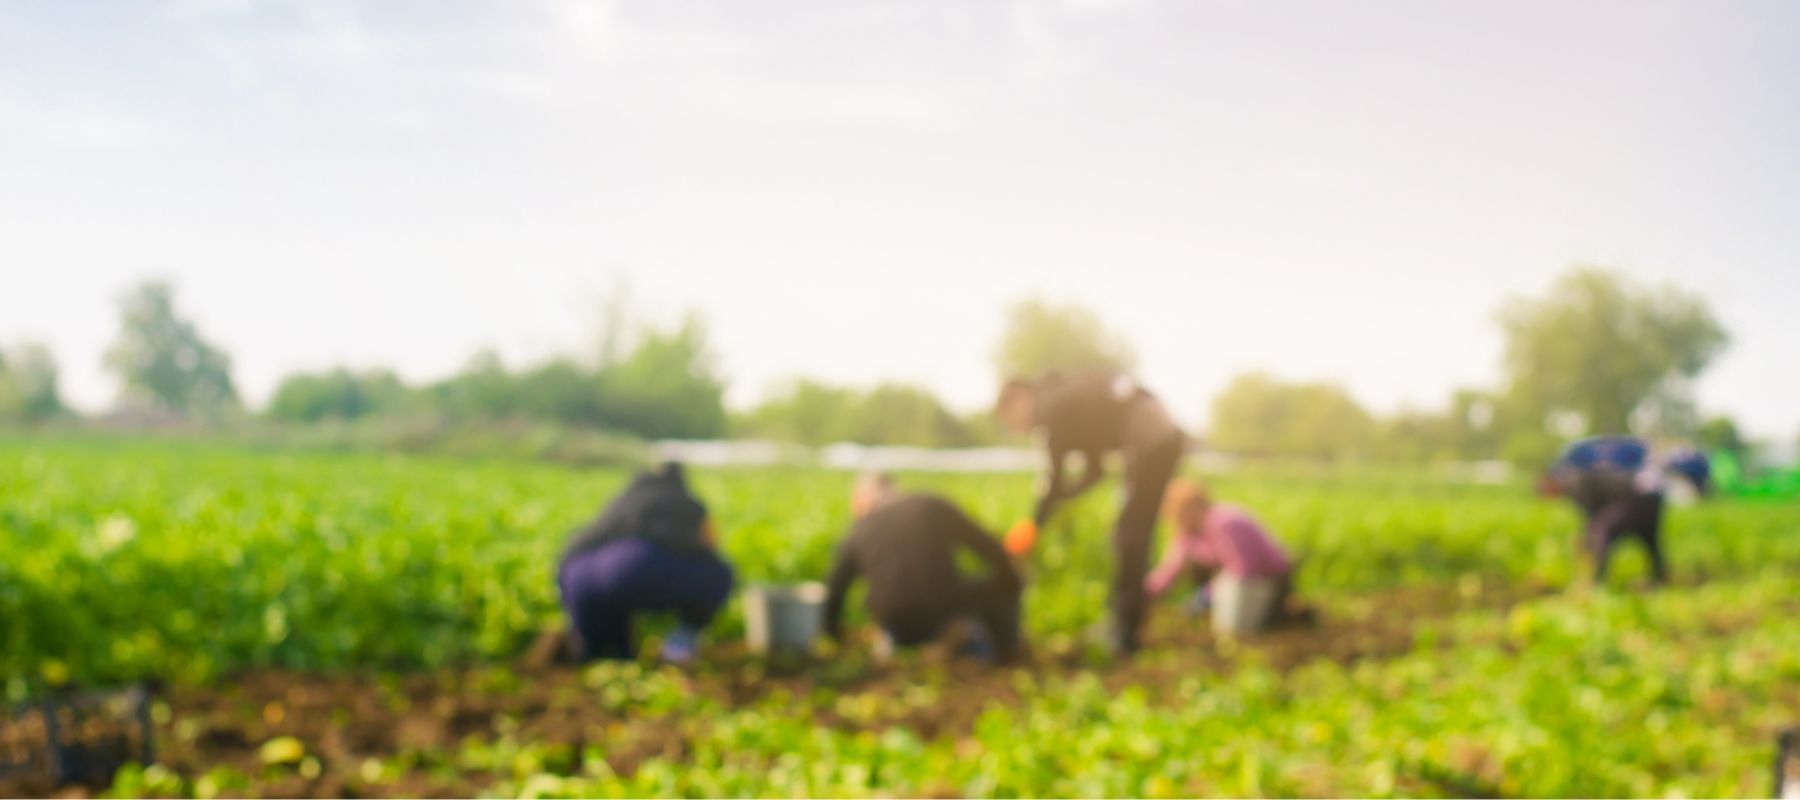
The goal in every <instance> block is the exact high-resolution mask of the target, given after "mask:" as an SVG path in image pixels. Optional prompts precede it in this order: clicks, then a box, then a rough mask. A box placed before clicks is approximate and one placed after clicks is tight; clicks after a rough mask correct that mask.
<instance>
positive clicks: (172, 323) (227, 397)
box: [106, 281, 237, 418]
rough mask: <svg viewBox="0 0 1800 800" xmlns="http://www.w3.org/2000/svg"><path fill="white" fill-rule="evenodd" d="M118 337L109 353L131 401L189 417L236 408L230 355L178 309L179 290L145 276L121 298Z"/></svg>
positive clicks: (109, 362) (109, 360) (215, 414)
mask: <svg viewBox="0 0 1800 800" xmlns="http://www.w3.org/2000/svg"><path fill="white" fill-rule="evenodd" d="M119 310H120V317H121V320H120V331H119V338H118V341H116V342H115V343H114V344H113V346H112V348H111V349H110V350H108V351H107V353H106V365H107V367H109V368H110V369H112V370H113V371H114V372H116V373H118V375H119V379H120V381H121V383H122V384H123V386H124V391H123V397H124V398H125V399H126V400H127V401H129V402H135V403H142V404H144V405H147V406H149V407H151V408H156V409H159V410H163V411H168V412H172V413H174V414H178V415H181V416H184V417H191V418H216V417H218V416H219V415H221V414H223V413H225V412H226V411H229V410H232V409H235V408H236V407H237V389H236V388H235V387H234V386H233V385H232V381H231V359H230V358H229V357H228V356H226V355H225V352H224V351H223V350H221V349H219V348H218V347H217V346H215V345H213V344H211V343H209V342H207V341H206V340H205V339H204V338H202V337H201V336H200V332H199V331H198V330H197V329H196V328H195V327H194V323H192V322H190V321H188V320H187V319H184V318H183V317H182V316H181V315H180V314H179V313H178V312H177V311H176V308H175V289H174V287H173V286H171V285H170V284H169V283H167V282H165V281H147V282H145V283H142V284H140V285H138V286H136V287H135V288H133V289H132V290H131V291H129V292H127V293H126V294H125V296H124V297H123V298H122V299H121V301H120V303H119Z"/></svg>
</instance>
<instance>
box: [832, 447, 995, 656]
mask: <svg viewBox="0 0 1800 800" xmlns="http://www.w3.org/2000/svg"><path fill="white" fill-rule="evenodd" d="M851 512H852V515H853V516H855V517H856V522H855V523H854V524H853V525H852V526H851V528H850V533H849V535H848V536H847V537H846V538H845V539H844V541H843V543H842V544H840V545H839V546H838V551H837V561H836V564H835V565H834V566H833V567H832V570H831V578H830V581H829V588H830V591H829V593H828V594H827V595H826V600H825V633H826V635H827V636H830V637H831V638H833V639H837V640H841V639H842V633H841V630H840V628H841V624H842V623H841V620H842V618H843V610H844V601H845V597H846V595H847V594H848V592H849V590H850V587H851V585H852V584H853V583H854V582H855V581H856V579H857V578H858V577H862V578H865V579H867V580H868V582H869V594H868V600H867V603H866V607H867V608H868V611H869V616H870V617H872V618H874V620H875V622H876V624H878V625H880V626H881V629H882V631H883V632H884V633H885V634H886V636H887V637H888V639H889V640H890V641H891V642H892V643H893V644H895V645H899V646H902V647H911V646H916V645H920V644H924V643H926V642H929V641H932V640H934V639H937V638H938V637H939V636H941V635H943V634H944V633H945V632H946V630H947V629H948V628H949V627H950V626H951V624H952V623H954V622H959V621H960V622H964V623H970V624H969V626H968V627H969V628H970V629H971V630H970V632H971V633H972V634H973V635H972V636H971V641H972V642H975V643H977V648H976V649H977V651H978V652H979V651H982V650H988V649H991V652H992V655H993V656H994V657H996V658H997V659H999V660H1000V661H1008V660H1011V659H1012V658H1014V657H1016V656H1017V655H1018V653H1019V648H1020V644H1019V597H1020V593H1021V591H1022V590H1023V588H1024V587H1023V584H1022V583H1021V582H1020V580H1019V574H1018V572H1017V571H1016V570H1014V568H1013V565H1012V561H1011V559H1009V558H1008V557H1007V555H1006V551H1004V550H1002V549H1001V547H1000V542H999V541H998V540H996V539H995V538H993V537H992V536H990V535H988V533H987V532H986V531H984V530H982V529H981V527H980V526H979V525H976V524H975V523H974V522H973V521H971V520H970V519H969V518H968V516H966V515H964V514H963V513H962V512H961V511H959V510H958V509H957V508H956V506H954V505H951V504H950V503H949V502H948V501H946V500H944V499H943V498H941V497H936V496H933V495H924V494H902V493H900V492H898V491H897V490H896V489H895V488H894V485H893V481H892V479H891V478H889V477H888V476H886V475H880V474H874V475H866V476H864V477H863V478H862V479H860V480H859V481H858V482H857V487H856V492H855V494H854V495H853V496H852V498H851ZM965 548H966V549H967V550H969V551H972V552H973V553H974V554H975V555H976V556H977V557H979V558H980V559H981V561H982V562H983V563H984V564H985V565H986V566H987V574H986V575H983V576H979V577H977V576H972V575H969V574H966V573H964V572H962V571H961V570H959V569H958V568H957V566H956V553H957V551H958V550H959V549H965Z"/></svg>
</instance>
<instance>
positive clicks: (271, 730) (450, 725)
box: [0, 584, 1552, 797]
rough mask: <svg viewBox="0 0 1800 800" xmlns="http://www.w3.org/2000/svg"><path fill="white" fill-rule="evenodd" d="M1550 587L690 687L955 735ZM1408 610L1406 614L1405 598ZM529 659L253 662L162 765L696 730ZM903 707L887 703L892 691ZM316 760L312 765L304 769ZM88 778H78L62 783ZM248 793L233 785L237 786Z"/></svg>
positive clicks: (698, 672)
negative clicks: (1026, 689)
mask: <svg viewBox="0 0 1800 800" xmlns="http://www.w3.org/2000/svg"><path fill="white" fill-rule="evenodd" d="M1549 591H1552V590H1550V589H1547V588H1545V587H1540V586H1532V587H1518V586H1512V587H1507V586H1501V585H1494V584H1489V585H1477V586H1469V587H1462V588H1460V589H1459V588H1458V587H1456V586H1428V587H1416V588H1410V589H1405V590H1398V591H1393V592H1387V593H1383V594H1381V595H1375V596H1369V597H1366V598H1362V599H1361V600H1362V602H1359V603H1356V604H1350V605H1351V606H1353V607H1359V608H1381V609H1384V610H1385V611H1384V613H1382V614H1368V615H1366V616H1364V617H1363V618H1352V617H1350V616H1347V615H1345V614H1339V615H1335V616H1334V615H1330V614H1326V615H1322V618H1320V619H1318V620H1316V621H1315V622H1314V623H1312V624H1310V625H1308V624H1301V625H1294V626H1290V627H1288V628H1286V629H1282V630H1277V631H1273V632H1270V633H1267V634H1264V635H1262V636H1259V637H1256V638H1254V639H1251V640H1246V641H1243V642H1240V643H1237V644H1235V646H1234V645H1230V644H1222V643H1218V642H1215V641H1214V640H1213V637H1212V636H1211V634H1210V632H1209V630H1208V626H1207V625H1205V624H1204V623H1203V622H1194V621H1190V620H1187V619H1185V618H1184V617H1183V615H1182V614H1181V612H1180V611H1178V610H1176V609H1173V608H1160V609H1158V612H1157V615H1156V616H1155V617H1153V619H1152V621H1151V627H1150V629H1149V632H1148V635H1147V637H1146V641H1147V642H1148V646H1147V648H1146V649H1145V650H1144V651H1143V652H1141V653H1140V654H1138V656H1137V657H1136V658H1133V659H1132V660H1130V661H1126V662H1122V663H1108V662H1106V661H1105V660H1103V659H1096V658H1094V657H1093V656H1092V655H1091V654H1090V653H1088V652H1087V651H1086V650H1085V649H1081V648H1068V649H1066V650H1064V651H1062V652H1047V651H1040V652H1038V653H1036V654H1035V655H1034V656H1033V657H1031V658H1028V659H1027V661H1026V662H1025V663H1023V664H1021V665H1018V666H1017V667H1015V668H1009V669H1002V668H994V667H988V666H984V665H981V664H978V663H974V662H970V661H967V660H959V659H952V658H949V657H948V656H947V655H945V654H944V653H943V652H940V651H936V650H927V651H925V652H923V653H920V654H918V655H917V656H913V657H906V658H902V659H899V660H897V661H896V662H894V663H890V664H885V665H877V664H871V663H868V662H866V661H864V660H862V659H861V658H860V656H852V657H849V658H846V659H844V660H841V661H838V662H815V663H813V664H809V665H799V666H796V667H793V668H790V669H788V670H786V671H780V670H774V669H770V668H768V667H767V666H766V665H764V664H763V663H762V662H761V661H759V660H757V659H755V658H753V657H752V656H750V655H749V654H748V653H746V652H744V651H743V650H742V649H741V647H734V646H723V647H717V648H713V649H712V650H710V651H708V652H707V653H706V654H705V656H706V658H705V662H706V663H705V665H704V666H700V667H697V668H696V669H695V670H694V671H692V672H689V673H687V674H686V675H685V677H684V678H683V680H685V681H686V682H687V684H688V686H687V688H688V689H689V690H690V691H691V693H692V694H694V695H696V696H698V697H703V698H709V699H710V700H712V701H713V702H715V703H717V704H718V705H719V706H722V707H724V708H738V707H742V706H746V705H752V704H755V703H758V702H763V701H766V700H768V699H770V698H771V697H772V696H779V693H782V692H786V693H788V694H787V695H786V696H789V697H805V696H807V695H809V694H811V693H812V692H813V691H814V690H816V689H833V690H836V691H837V692H838V693H840V695H849V696H858V695H864V694H870V695H876V696H880V697H890V696H898V695H900V694H902V693H903V692H905V691H906V690H907V689H908V688H909V687H912V686H914V685H916V684H917V683H919V681H920V679H921V677H922V675H924V674H925V673H926V672H928V671H929V672H931V673H932V674H935V675H937V676H939V682H940V684H941V685H944V686H948V687H954V688H953V689H952V690H949V691H945V692H943V693H942V695H941V696H940V698H939V700H938V702H935V703H932V704H929V705H926V706H923V707H918V708H912V707H910V706H908V708H911V709H912V710H909V711H906V712H905V713H904V714H903V715H901V716H897V717H883V718H881V719H880V721H878V722H872V723H868V722H864V723H859V722H857V721H853V720H851V719H847V718H845V717H843V716H841V715H840V714H839V713H837V712H836V711H835V710H833V709H832V708H831V707H830V706H827V707H824V708H822V709H820V710H818V711H817V712H816V713H814V714H813V717H812V718H813V721H814V722H815V723H816V724H819V725H828V726H833V727H838V728H843V729H856V728H865V727H866V728H885V727H888V726H892V725H899V726H904V727H906V728H909V729H911V730H913V731H914V732H915V733H916V734H917V735H918V736H919V737H920V738H922V739H936V738H939V737H943V736H958V735H960V734H962V733H964V732H966V731H968V730H969V729H970V727H971V725H972V724H973V722H974V720H975V718H976V717H977V716H978V715H979V714H980V713H981V712H982V711H983V710H985V709H986V708H988V707H989V706H990V705H991V704H994V703H1002V704H1014V703H1018V702H1020V699H1021V698H1020V691H1021V690H1020V689H1019V688H1018V683H1019V681H1018V677H1019V672H1020V671H1024V672H1026V673H1029V674H1035V675H1041V676H1045V677H1050V676H1055V675H1065V676H1066V675H1070V674H1073V673H1075V672H1077V671H1083V670H1086V671H1092V672H1095V673H1096V674H1098V675H1099V676H1100V677H1101V679H1102V680H1103V681H1104V682H1105V684H1106V685H1107V686H1108V687H1111V688H1114V689H1118V688H1122V687H1126V686H1131V685H1146V686H1155V685H1159V684H1164V683H1169V682H1171V681H1174V680H1177V679H1179V678H1181V677H1184V676H1188V675H1193V674H1209V673H1210V674H1217V673H1221V672H1225V671H1229V670H1231V669H1234V668H1236V666H1238V665H1239V664H1240V663H1243V662H1245V661H1256V662H1260V663H1264V664H1267V665H1268V666H1270V667H1273V668H1275V669H1278V670H1288V669H1292V668H1294V667H1297V666H1300V665H1302V664H1305V663H1308V662H1313V661H1317V660H1320V659H1324V660H1329V661H1332V662H1337V663H1351V662H1355V661H1358V660H1362V659H1380V658H1391V657H1394V656H1398V655H1401V654H1404V653H1406V652H1408V651H1410V650H1412V649H1413V647H1414V646H1415V639H1414V631H1415V629H1416V628H1417V625H1418V623H1419V622H1420V621H1421V620H1425V619H1429V618H1436V617H1442V616H1445V615H1447V614H1450V613H1452V612H1455V611H1459V610H1468V609H1470V608H1492V609H1495V610H1496V611H1502V610H1504V609H1505V608H1507V607H1510V606H1511V605H1512V604H1514V603H1517V602H1520V601H1522V600H1525V599H1529V598H1533V597H1538V596H1541V595H1543V594H1546V593H1548V592H1549ZM1396 612H1398V613H1396ZM542 655H543V654H542V653H539V654H536V657H535V658H534V657H531V656H528V657H526V658H524V659H522V660H521V662H520V663H518V664H512V665H506V666H505V667H504V668H494V667H487V668H475V669H469V670H459V671H446V672H442V673H436V674H422V675H407V676H398V677H382V676H360V675H344V674H338V675H332V674H315V673H297V672H288V671H282V670H267V671H258V672H253V673H249V674H246V675H242V676H240V677H238V678H237V679H235V680H233V681H228V682H224V683H222V684H220V685H216V686H209V687H186V688H177V689H173V690H171V691H170V692H168V693H167V694H166V695H165V696H164V698H163V700H164V701H165V702H166V703H167V705H168V707H169V711H170V713H169V714H168V715H167V717H166V718H164V719H159V721H158V726H157V728H158V729H157V736H156V741H157V745H158V748H159V752H158V758H157V760H158V762H159V763H160V764H162V765H163V766H164V767H166V768H168V769H171V770H174V771H175V772H176V773H178V774H181V775H184V776H188V777H190V778H194V777H198V776H200V775H203V774H205V773H206V772H207V771H208V770H210V769H213V768H215V767H220V766H225V767H231V768H233V769H236V770H238V771H240V772H242V773H244V774H247V775H250V776H252V779H253V780H255V781H258V782H257V783H255V784H254V785H253V786H251V787H249V788H248V790H247V791H248V792H250V793H254V794H258V795H262V796H270V797H277V796H317V797H328V796H418V797H438V796H468V795H472V794H475V793H477V792H479V791H480V790H481V789H482V787H484V786H486V785H488V784H490V783H492V782H493V780H494V779H495V778H494V776H492V775H487V774H480V773H468V772H457V771H454V770H447V769H432V768H431V766H430V763H429V761H426V762H424V763H420V765H419V766H420V767H421V768H416V769H408V770H406V771H405V774H403V775H401V776H399V777H398V778H392V779H390V778H389V777H388V776H383V775H377V774H369V775H365V774H364V772H363V765H364V762H365V761H366V760H367V759H369V758H371V757H375V758H381V759H388V758H392V757H395V756H401V755H406V754H425V755H424V756H423V757H424V758H426V759H429V755H428V754H430V753H433V752H437V751H441V750H443V749H444V748H453V747H455V746H456V745H458V743H460V742H462V741H464V740H465V739H466V738H467V737H471V736H474V737H478V738H480V739H484V740H487V741H493V740H495V739H497V738H499V737H501V736H502V735H510V736H512V737H514V738H515V739H516V740H518V741H529V742H534V743H548V744H561V745H567V746H568V749H567V753H569V763H567V764H560V765H557V764H552V765H548V767H547V768H549V769H552V770H574V769H577V768H579V766H580V765H579V764H578V763H575V762H577V761H579V754H580V753H581V752H582V748H583V747H584V746H585V745H587V744H589V743H596V744H603V745H605V752H606V761H607V765H608V766H609V767H610V768H611V769H612V770H614V771H615V772H618V773H620V774H629V773H630V772H631V771H633V770H635V769H636V768H637V765H638V764H639V763H640V762H642V761H644V760H645V759H648V758H652V757H656V756H665V757H672V758H680V757H681V756H682V755H683V753H684V752H685V750H686V748H687V746H688V745H687V742H688V741H689V737H688V735H687V734H686V733H684V731H683V730H682V728H683V721H684V718H685V717H687V716H688V715H684V714H682V713H680V712H676V713H670V714H666V715H661V716H645V715H637V716H635V717H634V715H632V714H631V713H630V711H629V709H623V710H609V709H608V708H607V707H606V706H605V705H604V704H603V703H602V702H601V700H600V699H599V698H598V697H597V696H596V695H597V692H595V691H594V690H593V689H591V688H590V687H589V686H588V685H587V684H585V683H584V681H583V677H582V670H581V669H580V668H578V667H575V666H571V665H563V664H541V663H533V662H534V661H539V660H541V658H542ZM890 707H892V706H890ZM283 736H289V737H294V738H295V739H297V740H298V741H299V742H300V743H301V744H302V746H303V747H304V751H305V753H306V754H307V756H308V757H309V758H311V759H316V761H317V768H316V771H315V770H313V769H306V770H301V769H296V768H295V767H293V766H283V767H278V768H267V767H265V765H264V763H263V760H262V759H261V758H260V757H259V754H258V748H260V747H261V746H262V745H263V744H264V743H265V742H268V741H269V740H271V739H274V738H276V737H283ZM303 772H306V773H310V774H311V775H310V777H303V775H302V773H303ZM51 791H53V787H48V786H45V785H43V784H42V783H41V782H33V781H32V780H30V779H28V778H27V779H21V778H16V777H15V778H11V779H6V778H0V796H15V795H26V796H42V795H45V794H47V793H49V792H51ZM89 791H91V790H90V789H87V788H84V787H79V786H76V787H68V788H65V789H63V790H61V794H62V795H64V796H82V795H84V794H86V793H87V792H89ZM235 793H238V791H234V790H227V794H235Z"/></svg>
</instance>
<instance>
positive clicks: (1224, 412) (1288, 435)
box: [1209, 372, 1375, 459]
mask: <svg viewBox="0 0 1800 800" xmlns="http://www.w3.org/2000/svg"><path fill="white" fill-rule="evenodd" d="M1374 434H1375V426H1374V420H1373V419H1372V418H1371V417H1370V416H1369V413H1368V412H1367V411H1365V410H1363V408H1362V406H1360V405H1358V404H1357V402H1356V400H1355V399H1354V398H1352V397H1351V396H1350V395H1349V393H1347V392H1345V391H1344V390H1343V388H1342V387H1339V386H1336V385H1334V384H1329V383H1286V382H1284V381H1281V380H1279V379H1277V378H1274V377H1272V376H1270V375H1267V374H1265V373H1260V372H1251V373H1247V374H1244V375H1240V376H1238V377H1237V378H1235V379H1233V380H1232V382H1231V383H1230V384H1229V385H1227V386H1226V388H1225V390H1224V391H1223V392H1220V393H1219V395H1218V396H1217V397H1215V398H1214V399H1213V406H1212V427H1211V431H1210V434H1209V444H1210V445H1211V446H1213V447H1216V448H1218V449H1220V450H1224V451H1226V452H1229V453H1235V454H1238V455H1245V456H1262V457H1281V458H1317V459H1338V458H1346V457H1351V456H1355V455H1359V454H1361V453H1362V451H1363V450H1364V449H1365V448H1366V447H1367V446H1368V444H1369V442H1370V440H1371V439H1372V438H1373V436H1374Z"/></svg>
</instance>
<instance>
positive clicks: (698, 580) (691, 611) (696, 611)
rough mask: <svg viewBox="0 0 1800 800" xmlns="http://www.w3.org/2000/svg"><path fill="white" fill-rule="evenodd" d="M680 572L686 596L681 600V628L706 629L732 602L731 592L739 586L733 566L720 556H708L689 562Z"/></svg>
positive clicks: (701, 556)
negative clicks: (682, 626) (726, 604)
mask: <svg viewBox="0 0 1800 800" xmlns="http://www.w3.org/2000/svg"><path fill="white" fill-rule="evenodd" d="M680 571H681V572H682V573H684V574H683V576H682V577H683V578H684V579H685V580H684V581H683V583H684V584H685V587H684V591H683V593H684V595H685V596H684V597H682V598H680V599H679V605H678V607H677V608H676V613H677V614H678V615H679V617H680V619H681V624H683V625H686V626H688V627H690V628H695V629H699V628H704V627H706V626H707V625H709V624H711V623H712V620H713V617H716V616H718V614H719V611H720V610H721V609H723V608H725V603H726V601H728V600H730V599H731V588H732V586H733V584H734V583H735V582H736V581H735V578H734V576H733V575H732V571H731V565H730V564H727V563H725V560H724V559H722V558H719V557H718V556H717V555H714V554H712V553H705V554H702V555H698V556H693V557H691V558H689V559H688V563H687V564H684V565H682V566H681V567H680Z"/></svg>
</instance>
